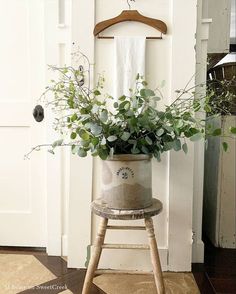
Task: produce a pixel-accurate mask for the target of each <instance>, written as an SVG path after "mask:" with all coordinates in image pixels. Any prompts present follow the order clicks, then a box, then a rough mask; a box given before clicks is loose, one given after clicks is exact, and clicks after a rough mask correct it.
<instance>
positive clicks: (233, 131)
mask: <svg viewBox="0 0 236 294" xmlns="http://www.w3.org/2000/svg"><path fill="white" fill-rule="evenodd" d="M230 132H231V133H232V134H234V135H236V128H235V127H231V128H230Z"/></svg>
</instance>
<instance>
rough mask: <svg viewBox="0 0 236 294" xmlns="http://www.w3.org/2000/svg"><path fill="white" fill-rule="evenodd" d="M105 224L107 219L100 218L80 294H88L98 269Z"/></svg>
mask: <svg viewBox="0 0 236 294" xmlns="http://www.w3.org/2000/svg"><path fill="white" fill-rule="evenodd" d="M107 222H108V219H107V218H102V220H101V222H100V225H99V229H98V233H97V238H96V241H95V245H94V252H93V254H92V257H91V259H90V261H89V265H88V269H87V273H86V276H85V280H84V286H83V291H82V294H90V288H91V286H92V282H93V277H94V272H95V271H96V269H97V267H98V263H99V260H100V256H101V253H102V245H103V244H104V239H105V234H106V229H107Z"/></svg>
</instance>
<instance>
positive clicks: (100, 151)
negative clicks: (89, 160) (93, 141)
mask: <svg viewBox="0 0 236 294" xmlns="http://www.w3.org/2000/svg"><path fill="white" fill-rule="evenodd" d="M108 155H109V154H108V152H107V150H106V149H98V156H99V157H100V158H101V159H102V160H105V159H107V157H108Z"/></svg>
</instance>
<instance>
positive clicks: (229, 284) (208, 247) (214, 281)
mask: <svg viewBox="0 0 236 294" xmlns="http://www.w3.org/2000/svg"><path fill="white" fill-rule="evenodd" d="M204 243H205V263H204V265H203V264H193V269H192V271H193V274H194V277H195V280H196V282H197V284H198V287H199V289H200V291H201V293H202V294H213V293H217V294H218V293H228V294H229V293H230V294H236V249H222V248H215V247H214V246H213V245H212V244H211V243H210V242H209V241H208V240H204Z"/></svg>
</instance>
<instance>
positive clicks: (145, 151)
mask: <svg viewBox="0 0 236 294" xmlns="http://www.w3.org/2000/svg"><path fill="white" fill-rule="evenodd" d="M142 152H143V153H144V154H149V150H148V148H147V147H145V146H142Z"/></svg>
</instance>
